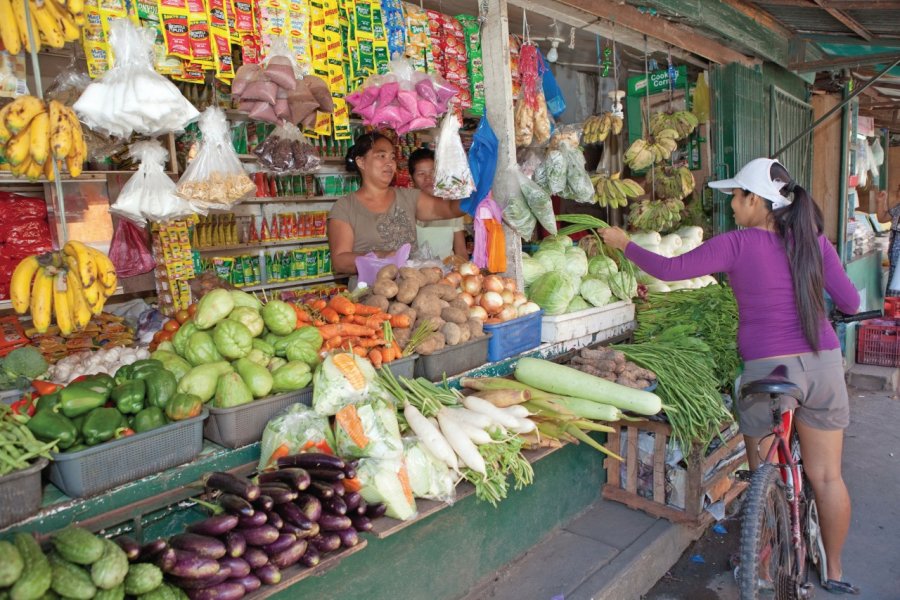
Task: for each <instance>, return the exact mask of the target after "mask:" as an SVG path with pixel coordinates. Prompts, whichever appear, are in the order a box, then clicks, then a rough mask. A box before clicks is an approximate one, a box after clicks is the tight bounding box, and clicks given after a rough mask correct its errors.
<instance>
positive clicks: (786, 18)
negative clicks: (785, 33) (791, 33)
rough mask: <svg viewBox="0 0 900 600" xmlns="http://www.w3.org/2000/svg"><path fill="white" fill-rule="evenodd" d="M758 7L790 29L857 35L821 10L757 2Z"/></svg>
mask: <svg viewBox="0 0 900 600" xmlns="http://www.w3.org/2000/svg"><path fill="white" fill-rule="evenodd" d="M757 5H759V7H760V8H761V9H763V10H765V11H766V12H768V13H769V14H771V15H772V16H773V17H775V19H776V20H778V21H781V22H782V23H783V24H784V25H785V26H786V27H788V28H789V29H794V30H796V31H805V32H811V33H843V34H847V35H855V34H854V33H853V31H852V30H851V29H849V28H848V27H847V26H846V25H844V24H843V23H841V22H840V21H838V20H837V19H835V18H834V17H832V16H831V15H829V14H828V13H827V12H825V11H824V10H821V9H819V8H813V7H811V8H801V7H797V6H784V5H780V4H767V3H765V2H757Z"/></svg>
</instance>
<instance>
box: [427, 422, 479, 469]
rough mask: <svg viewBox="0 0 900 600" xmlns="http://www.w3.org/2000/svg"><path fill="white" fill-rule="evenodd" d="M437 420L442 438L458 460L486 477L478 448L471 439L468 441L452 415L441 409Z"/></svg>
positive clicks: (467, 437)
mask: <svg viewBox="0 0 900 600" xmlns="http://www.w3.org/2000/svg"><path fill="white" fill-rule="evenodd" d="M437 418H438V423H440V425H441V432H442V433H443V434H444V437H445V438H446V439H447V442H448V443H449V444H450V446H451V447H452V448H453V450H455V451H456V454H457V456H459V458H460V460H462V462H463V463H464V464H465V465H466V466H467V467H469V468H470V469H472V470H473V471H475V472H476V473H481V474H482V475H487V465H486V464H485V463H484V458H482V456H481V454H480V453H479V452H478V447H477V446H476V445H475V444H474V442H472V440H471V439H469V436H468V435H466V432H465V431H464V430H463V428H462V427H460V426H459V424H458V423H457V422H456V419H454V418H453V415H448V414H447V409H446V408H442V409H441V411H440V412H439V413H438V415H437Z"/></svg>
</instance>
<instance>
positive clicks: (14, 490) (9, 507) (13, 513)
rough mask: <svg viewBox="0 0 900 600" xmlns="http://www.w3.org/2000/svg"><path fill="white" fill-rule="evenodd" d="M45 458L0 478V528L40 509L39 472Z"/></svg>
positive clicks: (43, 465) (44, 464)
mask: <svg viewBox="0 0 900 600" xmlns="http://www.w3.org/2000/svg"><path fill="white" fill-rule="evenodd" d="M46 466H47V459H46V458H39V459H37V460H36V461H34V463H33V464H32V465H31V466H30V467H28V468H27V469H20V470H18V471H13V472H12V473H8V474H6V475H4V476H3V477H0V527H6V526H7V525H9V524H11V523H15V522H16V521H20V520H22V519H24V518H25V517H28V516H31V515H33V514H34V513H36V512H37V511H38V510H39V509H40V508H41V497H42V495H41V471H42V470H43V469H44V467H46Z"/></svg>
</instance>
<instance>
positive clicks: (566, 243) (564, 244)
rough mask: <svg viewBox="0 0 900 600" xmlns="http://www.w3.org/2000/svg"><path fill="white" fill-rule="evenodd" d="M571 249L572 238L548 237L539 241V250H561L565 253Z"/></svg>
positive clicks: (565, 236)
mask: <svg viewBox="0 0 900 600" xmlns="http://www.w3.org/2000/svg"><path fill="white" fill-rule="evenodd" d="M571 247H572V238H570V237H569V236H567V235H548V236H547V237H545V238H544V239H542V240H541V244H540V246H539V249H540V250H548V249H555V250H562V251H563V252H565V251H566V250H568V249H569V248H571Z"/></svg>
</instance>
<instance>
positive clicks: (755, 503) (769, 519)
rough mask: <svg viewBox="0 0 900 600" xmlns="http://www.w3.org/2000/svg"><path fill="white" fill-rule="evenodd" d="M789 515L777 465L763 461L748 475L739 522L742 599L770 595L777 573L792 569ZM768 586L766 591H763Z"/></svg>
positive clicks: (753, 599) (787, 571)
mask: <svg viewBox="0 0 900 600" xmlns="http://www.w3.org/2000/svg"><path fill="white" fill-rule="evenodd" d="M791 553H792V550H791V516H790V507H789V505H788V502H787V498H785V495H784V489H783V488H782V484H781V471H780V469H779V468H778V467H777V466H776V465H772V464H763V465H760V467H759V469H757V470H756V472H755V473H753V477H752V478H751V479H750V490H749V492H748V494H747V500H746V503H745V504H744V517H743V520H742V522H741V564H740V567H739V570H738V577H737V581H738V588H739V589H740V597H741V600H758V599H759V598H765V597H769V598H771V597H772V591H773V590H774V588H775V581H776V580H777V579H778V576H779V574H785V573H787V574H789V573H791V566H792V565H791V563H792V557H791ZM766 590H769V593H768V594H766V593H765V591H766Z"/></svg>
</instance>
